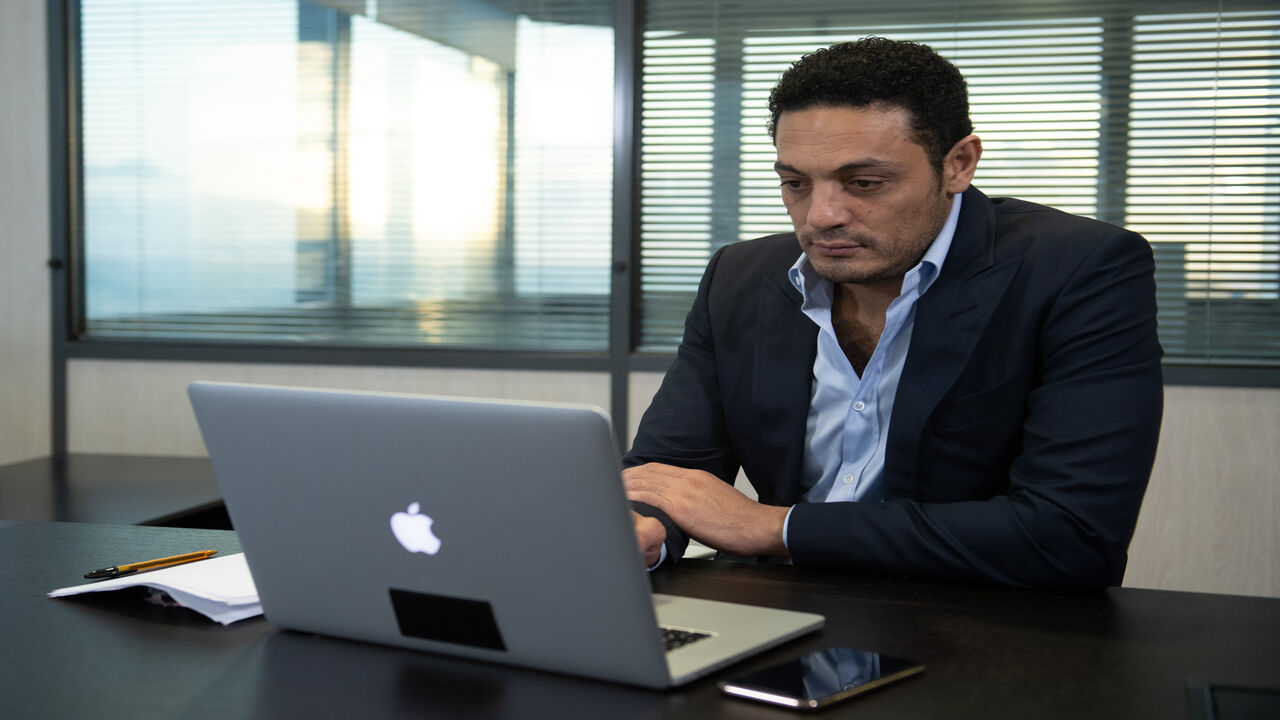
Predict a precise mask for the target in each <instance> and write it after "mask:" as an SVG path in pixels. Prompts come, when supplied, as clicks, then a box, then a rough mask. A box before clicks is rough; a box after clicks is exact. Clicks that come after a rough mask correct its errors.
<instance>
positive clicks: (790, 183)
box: [782, 180, 802, 190]
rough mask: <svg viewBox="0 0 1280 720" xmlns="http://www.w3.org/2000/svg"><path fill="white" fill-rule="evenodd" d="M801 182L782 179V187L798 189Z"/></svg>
mask: <svg viewBox="0 0 1280 720" xmlns="http://www.w3.org/2000/svg"><path fill="white" fill-rule="evenodd" d="M801 184H802V183H801V182H800V181H799V180H783V181H782V187H783V188H785V189H787V190H799V189H800V186H801Z"/></svg>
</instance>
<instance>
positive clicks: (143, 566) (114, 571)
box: [84, 550, 218, 580]
mask: <svg viewBox="0 0 1280 720" xmlns="http://www.w3.org/2000/svg"><path fill="white" fill-rule="evenodd" d="M217 554H218V551H217V550H201V551H199V552H193V553H186V554H185V555H171V556H169V557H163V558H156V559H155V560H143V561H142V562H136V563H127V564H124V565H116V566H115V567H109V568H103V569H101V570H92V571H90V572H87V573H85V574H84V576H85V577H86V578H89V579H90V580H97V579H99V578H116V577H120V576H122V575H129V574H132V573H136V572H146V571H148V570H159V569H160V568H167V567H172V566H174V565H181V564H183V563H189V562H195V561H196V560H204V559H205V558H207V557H212V556H214V555H217Z"/></svg>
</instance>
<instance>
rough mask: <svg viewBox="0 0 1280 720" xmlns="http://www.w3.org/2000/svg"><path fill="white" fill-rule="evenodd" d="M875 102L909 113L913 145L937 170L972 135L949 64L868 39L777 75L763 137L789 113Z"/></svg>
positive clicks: (920, 50)
mask: <svg viewBox="0 0 1280 720" xmlns="http://www.w3.org/2000/svg"><path fill="white" fill-rule="evenodd" d="M879 103H883V104H886V105H890V106H894V107H899V108H902V109H903V110H906V111H907V114H908V116H909V117H910V118H911V131H912V134H913V136H914V138H913V139H914V140H915V141H916V142H917V143H919V144H920V145H921V146H922V147H923V148H924V149H925V152H926V153H928V156H929V160H930V161H931V162H932V163H933V165H934V166H935V167H936V168H938V169H939V170H941V168H942V160H943V158H945V157H946V156H947V153H948V152H949V151H950V150H951V147H952V146H953V145H955V144H956V143H957V142H958V141H959V140H960V139H961V138H963V137H965V136H967V135H969V134H970V133H972V132H973V122H972V121H971V120H970V119H969V91H968V86H967V85H966V84H965V81H964V76H963V75H961V74H960V71H959V70H957V69H956V66H955V65H952V64H951V63H950V62H949V61H947V60H946V59H945V58H943V57H942V56H941V55H938V54H937V53H936V52H934V51H933V48H931V47H929V46H928V45H922V44H920V43H913V42H905V41H899V40H890V39H888V38H883V37H874V36H872V37H865V38H862V39H861V40H857V41H854V42H845V43H837V44H835V45H832V46H831V47H826V48H822V49H820V50H816V51H814V52H812V53H809V54H807V55H805V56H804V57H802V58H800V59H799V60H797V61H796V62H794V63H793V64H792V65H791V67H790V68H788V69H787V71H786V72H784V73H782V77H781V78H780V79H779V80H778V84H777V85H775V86H774V88H773V90H772V92H770V93H769V113H770V118H769V126H768V127H769V137H770V138H772V139H774V140H775V141H776V139H777V137H776V135H777V130H778V118H779V117H780V116H781V115H782V113H784V112H787V111H789V110H804V109H807V108H811V107H836V108H843V107H850V108H864V107H867V106H869V105H874V104H879Z"/></svg>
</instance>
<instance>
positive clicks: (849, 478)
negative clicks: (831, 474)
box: [844, 475, 853, 485]
mask: <svg viewBox="0 0 1280 720" xmlns="http://www.w3.org/2000/svg"><path fill="white" fill-rule="evenodd" d="M851 482H853V476H852V475H845V476H844V484H845V485H848V484H849V483H851Z"/></svg>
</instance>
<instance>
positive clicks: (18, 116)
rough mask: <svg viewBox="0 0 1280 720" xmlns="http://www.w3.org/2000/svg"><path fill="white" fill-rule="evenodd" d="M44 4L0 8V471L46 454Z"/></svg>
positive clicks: (15, 1)
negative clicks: (7, 465) (4, 467)
mask: <svg viewBox="0 0 1280 720" xmlns="http://www.w3.org/2000/svg"><path fill="white" fill-rule="evenodd" d="M45 48H46V43H45V6H44V2H43V0H4V2H0V465H5V464H8V463H14V462H21V461H23V460H29V459H32V458H36V457H41V456H44V455H48V454H49V448H50V430H49V421H50V408H49V387H50V379H49V378H50V372H49V355H50V350H49V342H50V341H49V271H48V269H47V267H46V265H45V262H46V261H47V260H48V257H49V150H48V148H49V128H48V123H49V120H48V118H49V114H48V101H47V97H48V90H47V80H46V73H47V65H48V63H47V61H46V55H45Z"/></svg>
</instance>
